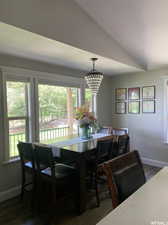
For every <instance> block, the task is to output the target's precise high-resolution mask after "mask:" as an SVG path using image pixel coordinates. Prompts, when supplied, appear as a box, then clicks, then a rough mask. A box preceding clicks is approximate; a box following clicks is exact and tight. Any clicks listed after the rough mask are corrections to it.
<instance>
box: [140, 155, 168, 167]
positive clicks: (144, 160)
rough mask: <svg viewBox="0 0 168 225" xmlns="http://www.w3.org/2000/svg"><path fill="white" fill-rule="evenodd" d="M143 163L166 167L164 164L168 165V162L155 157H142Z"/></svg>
mask: <svg viewBox="0 0 168 225" xmlns="http://www.w3.org/2000/svg"><path fill="white" fill-rule="evenodd" d="M141 160H142V163H144V164H147V165H150V166H156V167H160V168H162V167H164V166H168V162H164V161H159V160H154V159H148V158H145V157H141Z"/></svg>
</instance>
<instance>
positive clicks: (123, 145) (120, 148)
mask: <svg viewBox="0 0 168 225" xmlns="http://www.w3.org/2000/svg"><path fill="white" fill-rule="evenodd" d="M127 152H129V136H128V135H121V136H119V137H118V142H117V153H118V155H122V154H124V153H127Z"/></svg>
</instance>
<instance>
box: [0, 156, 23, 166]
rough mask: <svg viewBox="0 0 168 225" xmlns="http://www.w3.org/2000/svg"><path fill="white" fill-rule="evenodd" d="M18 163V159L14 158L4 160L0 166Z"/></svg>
mask: <svg viewBox="0 0 168 225" xmlns="http://www.w3.org/2000/svg"><path fill="white" fill-rule="evenodd" d="M19 161H20V157H16V158H14V159H9V160H6V161H4V162H3V163H2V164H3V165H8V164H11V163H17V162H19Z"/></svg>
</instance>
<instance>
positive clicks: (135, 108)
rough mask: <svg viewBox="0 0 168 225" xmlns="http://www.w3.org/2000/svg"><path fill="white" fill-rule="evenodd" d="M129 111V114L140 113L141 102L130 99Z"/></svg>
mask: <svg viewBox="0 0 168 225" xmlns="http://www.w3.org/2000/svg"><path fill="white" fill-rule="evenodd" d="M128 113H129V114H139V113H140V102H139V101H129V102H128Z"/></svg>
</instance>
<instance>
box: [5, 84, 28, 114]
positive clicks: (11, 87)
mask: <svg viewBox="0 0 168 225" xmlns="http://www.w3.org/2000/svg"><path fill="white" fill-rule="evenodd" d="M6 85H7V108H8V117H18V116H25V115H26V90H27V84H26V83H24V82H13V81H7V84H6Z"/></svg>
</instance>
